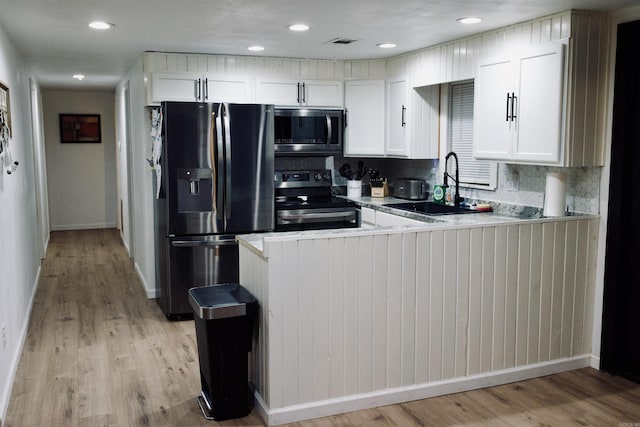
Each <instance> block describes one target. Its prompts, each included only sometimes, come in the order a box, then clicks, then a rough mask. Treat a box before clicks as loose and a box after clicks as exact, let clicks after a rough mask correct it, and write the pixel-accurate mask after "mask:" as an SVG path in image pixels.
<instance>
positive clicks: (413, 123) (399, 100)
mask: <svg viewBox="0 0 640 427" xmlns="http://www.w3.org/2000/svg"><path fill="white" fill-rule="evenodd" d="M387 96H388V98H387V137H386V144H385V155H386V156H387V157H399V158H407V159H437V158H438V141H439V138H438V120H439V113H440V87H439V85H432V86H425V87H419V88H413V87H411V85H410V84H409V80H408V79H407V78H406V77H401V78H397V79H393V80H388V81H387Z"/></svg>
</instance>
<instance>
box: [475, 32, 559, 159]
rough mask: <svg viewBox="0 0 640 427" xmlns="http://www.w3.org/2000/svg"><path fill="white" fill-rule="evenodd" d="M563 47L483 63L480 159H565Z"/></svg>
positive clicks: (478, 98)
mask: <svg viewBox="0 0 640 427" xmlns="http://www.w3.org/2000/svg"><path fill="white" fill-rule="evenodd" d="M563 48H564V46H563V45H562V44H553V45H547V46H539V47H535V48H530V49H527V50H525V51H524V52H521V53H520V54H519V55H518V56H517V57H514V58H491V59H485V60H481V61H478V67H477V70H476V81H475V106H474V144H473V155H474V157H475V158H477V159H486V160H503V161H513V162H518V163H532V164H548V165H558V164H559V163H560V162H561V161H562V148H563V138H562V113H563V102H562V101H563V89H564V86H563V76H564V49H563Z"/></svg>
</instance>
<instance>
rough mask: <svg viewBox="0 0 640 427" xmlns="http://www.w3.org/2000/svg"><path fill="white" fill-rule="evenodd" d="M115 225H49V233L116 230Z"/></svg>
mask: <svg viewBox="0 0 640 427" xmlns="http://www.w3.org/2000/svg"><path fill="white" fill-rule="evenodd" d="M116 226H117V224H116V223H115V222H114V223H99V224H57V225H51V231H70V230H96V229H101V228H116Z"/></svg>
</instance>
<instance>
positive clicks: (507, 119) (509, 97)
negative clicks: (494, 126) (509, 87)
mask: <svg viewBox="0 0 640 427" xmlns="http://www.w3.org/2000/svg"><path fill="white" fill-rule="evenodd" d="M510 100H511V95H509V92H507V116H506V118H505V121H506V122H508V121H509V101H510Z"/></svg>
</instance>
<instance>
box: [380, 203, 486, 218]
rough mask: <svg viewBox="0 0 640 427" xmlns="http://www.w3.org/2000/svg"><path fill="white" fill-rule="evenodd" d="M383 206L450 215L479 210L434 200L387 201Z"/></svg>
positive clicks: (428, 213) (427, 213) (429, 213)
mask: <svg viewBox="0 0 640 427" xmlns="http://www.w3.org/2000/svg"><path fill="white" fill-rule="evenodd" d="M383 206H386V207H388V208H395V209H402V210H403V211H409V212H416V213H421V214H426V215H450V214H466V213H476V212H479V211H477V210H474V209H470V208H463V207H460V206H448V205H443V204H440V203H434V202H407V203H387V204H384V205H383Z"/></svg>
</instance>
